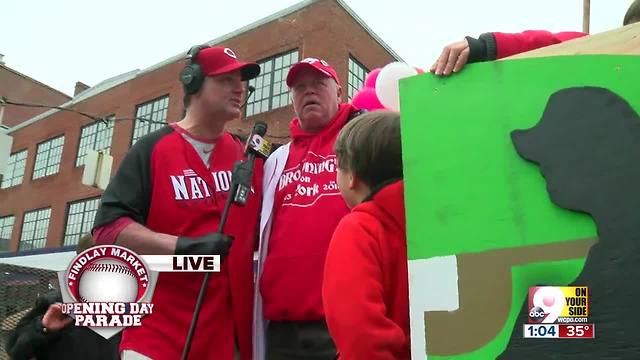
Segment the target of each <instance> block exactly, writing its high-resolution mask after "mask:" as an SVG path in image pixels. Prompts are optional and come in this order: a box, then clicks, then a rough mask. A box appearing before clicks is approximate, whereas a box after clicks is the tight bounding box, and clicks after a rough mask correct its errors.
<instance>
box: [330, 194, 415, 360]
mask: <svg viewBox="0 0 640 360" xmlns="http://www.w3.org/2000/svg"><path fill="white" fill-rule="evenodd" d="M403 196H404V182H403V181H396V182H394V183H392V184H390V185H387V186H384V187H383V188H382V189H381V190H380V191H378V192H376V193H375V194H374V195H373V196H372V198H371V199H370V200H365V201H364V202H362V203H361V204H359V205H357V206H356V207H354V208H353V210H352V211H351V213H349V214H348V215H347V216H345V217H344V218H343V219H342V221H340V224H339V225H338V227H337V228H336V230H335V232H334V234H333V238H332V239H331V244H330V245H329V252H328V254H327V260H326V264H325V270H324V282H323V287H322V299H323V303H324V310H325V316H326V319H327V325H328V326H329V333H330V334H331V337H332V338H333V341H334V342H335V344H336V347H337V349H338V352H339V354H340V359H341V360H361V359H366V360H392V359H393V360H401V359H409V358H410V341H409V285H408V275H407V240H406V225H405V213H404V197H403Z"/></svg>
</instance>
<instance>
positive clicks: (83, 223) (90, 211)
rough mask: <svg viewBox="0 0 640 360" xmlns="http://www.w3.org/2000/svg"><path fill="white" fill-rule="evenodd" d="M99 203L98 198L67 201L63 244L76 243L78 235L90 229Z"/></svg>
mask: <svg viewBox="0 0 640 360" xmlns="http://www.w3.org/2000/svg"><path fill="white" fill-rule="evenodd" d="M99 205H100V198H93V199H84V200H80V201H76V202H72V203H69V205H68V207H67V226H66V228H65V231H64V245H65V246H67V245H77V244H78V240H79V239H80V236H82V234H86V233H88V232H90V231H91V227H92V226H93V220H94V219H95V217H96V212H97V211H98V206H99Z"/></svg>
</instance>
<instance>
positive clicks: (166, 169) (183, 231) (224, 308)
mask: <svg viewBox="0 0 640 360" xmlns="http://www.w3.org/2000/svg"><path fill="white" fill-rule="evenodd" d="M259 73H260V67H259V66H258V65H257V64H255V63H246V62H241V61H239V60H238V59H237V58H236V55H235V53H234V52H233V51H232V50H231V49H229V48H225V47H208V46H200V47H196V48H193V49H192V50H190V51H189V54H188V57H187V65H186V67H185V68H184V69H183V71H182V72H181V74H180V80H181V82H182V84H183V86H184V90H185V98H184V103H185V108H186V112H185V116H184V118H183V119H182V120H181V121H178V122H176V123H172V124H170V125H167V126H165V127H163V128H161V129H158V130H157V131H155V132H152V133H150V134H148V135H146V136H145V137H143V138H141V139H140V140H138V141H137V142H136V143H135V144H134V145H133V147H132V148H131V149H130V150H129V152H128V153H127V155H126V156H125V158H124V160H123V162H122V164H121V165H120V168H119V169H118V171H117V173H116V175H115V177H114V178H113V179H112V180H111V182H110V183H109V186H108V187H107V189H106V191H105V192H104V194H103V196H102V199H101V203H100V208H99V209H98V213H97V214H96V219H95V223H94V228H93V232H92V233H93V237H94V240H95V242H96V244H116V245H121V246H124V247H127V248H130V249H132V250H133V251H135V252H137V253H138V254H145V255H146V254H176V255H211V254H220V255H221V258H222V265H221V268H220V272H219V273H213V274H212V276H211V278H210V280H209V283H208V288H207V292H206V298H205V299H204V302H203V306H202V309H201V311H200V316H199V320H198V325H197V328H196V331H195V335H194V337H193V341H192V344H191V349H190V353H189V359H221V360H231V359H234V356H237V355H238V353H239V355H240V358H241V359H247V360H248V359H250V358H251V310H252V291H253V266H252V255H253V250H254V245H255V239H256V237H255V229H256V221H257V219H258V211H259V203H260V198H261V194H262V189H261V187H262V186H261V184H262V164H261V163H259V164H256V169H255V171H254V177H253V189H254V193H253V194H251V196H250V198H249V202H248V203H247V205H246V206H244V207H235V206H233V207H231V210H230V212H229V217H228V221H227V223H226V225H225V228H224V229H225V230H224V232H225V234H226V235H223V234H220V233H217V232H216V229H217V228H218V224H219V222H220V216H221V213H222V209H223V207H224V204H225V201H226V199H227V198H228V197H229V196H231V194H229V190H230V184H231V176H230V174H231V170H232V168H233V165H234V163H235V162H236V161H237V160H240V159H242V158H243V157H244V151H243V144H242V143H241V142H240V141H238V140H237V139H236V138H234V137H233V136H232V135H231V134H229V133H227V132H226V131H224V126H225V124H226V123H227V122H229V121H231V120H234V119H237V118H238V117H239V116H240V114H241V112H240V111H241V104H242V102H243V101H242V100H243V96H244V93H245V87H244V84H243V81H246V80H249V79H252V78H254V77H256V76H257V75H258V74H259ZM203 277H204V275H203V273H197V272H191V273H161V274H160V275H159V277H158V282H157V285H156V287H155V292H154V296H153V299H152V302H153V304H154V309H153V314H151V315H148V316H146V317H144V318H143V320H142V326H140V327H129V328H127V329H125V330H124V332H123V334H122V342H121V345H120V351H121V354H122V357H123V359H125V360H127V359H148V358H151V359H178V358H180V355H181V353H182V351H183V348H184V345H185V341H186V338H187V333H188V329H189V325H190V323H191V319H192V316H193V312H194V308H195V304H196V298H197V297H198V293H199V291H200V286H201V283H202V279H203ZM234 353H235V355H234Z"/></svg>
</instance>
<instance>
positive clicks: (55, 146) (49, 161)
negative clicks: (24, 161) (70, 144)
mask: <svg viewBox="0 0 640 360" xmlns="http://www.w3.org/2000/svg"><path fill="white" fill-rule="evenodd" d="M63 146H64V135H62V136H58V137H56V138H53V139H51V140H47V141H45V142H43V143H40V144H38V148H37V150H36V161H35V165H34V166H33V177H32V179H34V180H35V179H38V178H41V177H45V176H49V175H53V174H55V173H57V172H58V170H60V160H62V147H63Z"/></svg>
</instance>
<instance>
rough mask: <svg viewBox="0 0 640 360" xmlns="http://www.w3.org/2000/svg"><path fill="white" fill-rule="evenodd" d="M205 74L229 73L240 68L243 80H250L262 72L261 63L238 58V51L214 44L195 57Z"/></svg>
mask: <svg viewBox="0 0 640 360" xmlns="http://www.w3.org/2000/svg"><path fill="white" fill-rule="evenodd" d="M195 61H196V63H198V65H200V68H201V69H202V73H203V74H204V75H205V76H214V75H220V74H225V73H229V72H232V71H236V70H238V69H240V71H241V73H242V80H250V79H253V78H255V77H256V76H258V75H259V74H260V65H258V64H256V63H252V62H243V61H240V60H238V57H237V56H236V53H234V52H233V50H231V49H229V48H227V47H221V46H213V47H208V48H204V49H202V50H200V52H198V55H197V56H196V58H195Z"/></svg>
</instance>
